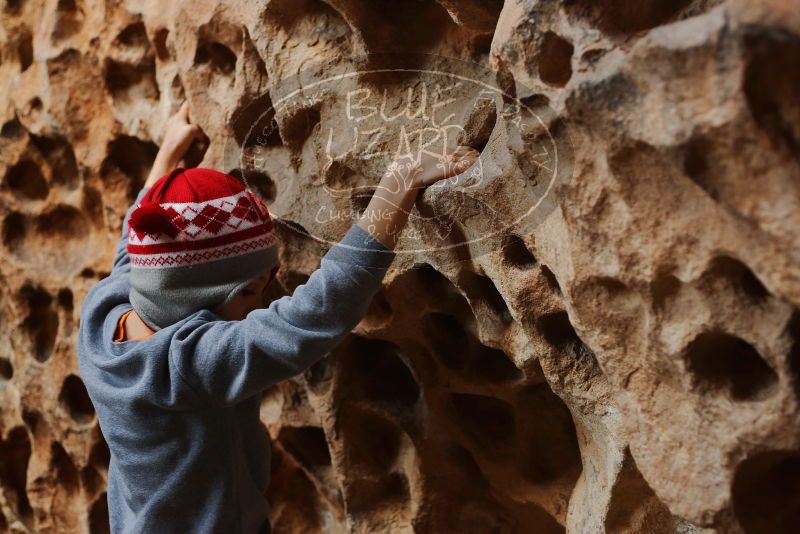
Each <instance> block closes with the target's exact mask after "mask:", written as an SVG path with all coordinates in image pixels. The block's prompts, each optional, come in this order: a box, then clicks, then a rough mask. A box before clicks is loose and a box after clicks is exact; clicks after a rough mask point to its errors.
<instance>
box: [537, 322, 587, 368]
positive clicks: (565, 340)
mask: <svg viewBox="0 0 800 534" xmlns="http://www.w3.org/2000/svg"><path fill="white" fill-rule="evenodd" d="M537 324H538V327H539V331H540V332H541V333H542V336H543V337H544V338H545V340H546V341H547V342H548V343H550V344H551V345H554V346H555V347H556V348H558V349H559V350H563V351H565V352H570V353H572V354H573V355H574V356H575V357H576V358H578V359H580V360H587V361H589V362H590V363H591V364H592V366H597V365H598V363H597V359H596V358H595V355H594V353H593V352H592V350H591V349H590V348H589V347H587V346H586V344H584V342H583V340H581V338H580V337H579V336H578V333H577V332H576V331H575V328H574V327H573V326H572V323H571V322H570V320H569V315H567V312H565V311H558V312H553V313H548V314H546V315H543V316H541V317H540V318H539V319H538V321H537Z"/></svg>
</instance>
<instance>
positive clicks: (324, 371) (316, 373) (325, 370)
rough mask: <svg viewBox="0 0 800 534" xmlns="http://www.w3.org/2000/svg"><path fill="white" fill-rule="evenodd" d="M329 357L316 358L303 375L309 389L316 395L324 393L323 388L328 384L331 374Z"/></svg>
mask: <svg viewBox="0 0 800 534" xmlns="http://www.w3.org/2000/svg"><path fill="white" fill-rule="evenodd" d="M337 352H338V351H337ZM330 358H331V357H330V356H326V357H325V358H322V359H321V360H318V361H317V362H316V363H314V365H312V366H311V367H309V368H308V370H307V371H306V372H305V373H304V375H303V376H305V379H306V382H307V383H308V385H309V387H310V388H311V390H312V391H313V392H314V393H316V394H317V395H321V394H323V393H325V390H326V389H328V387H329V386H330V380H331V377H332V376H333V368H332V367H331V362H330Z"/></svg>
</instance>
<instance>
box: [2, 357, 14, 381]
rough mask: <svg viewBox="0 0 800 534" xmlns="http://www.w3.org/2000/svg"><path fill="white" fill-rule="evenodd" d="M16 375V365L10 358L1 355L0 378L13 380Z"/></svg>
mask: <svg viewBox="0 0 800 534" xmlns="http://www.w3.org/2000/svg"><path fill="white" fill-rule="evenodd" d="M13 377H14V366H13V365H11V361H9V359H8V358H3V357H2V356H0V378H2V379H3V380H11V379H12V378H13Z"/></svg>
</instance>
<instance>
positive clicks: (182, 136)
mask: <svg viewBox="0 0 800 534" xmlns="http://www.w3.org/2000/svg"><path fill="white" fill-rule="evenodd" d="M203 137H204V135H203V130H201V129H200V127H199V126H198V125H196V124H192V122H191V120H190V119H189V102H188V101H187V102H184V103H183V105H181V108H180V109H179V110H178V112H177V113H175V115H173V116H172V117H170V118H169V119H168V120H167V128H166V132H165V133H164V142H163V143H161V150H160V151H165V152H167V153H168V154H169V155H170V156H171V157H172V159H174V160H175V163H176V164H177V163H178V162H179V161H180V160H181V159H183V156H184V154H186V150H187V149H188V148H189V145H190V144H191V143H192V141H194V140H195V139H197V140H202V139H203Z"/></svg>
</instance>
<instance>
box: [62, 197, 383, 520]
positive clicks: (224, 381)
mask: <svg viewBox="0 0 800 534" xmlns="http://www.w3.org/2000/svg"><path fill="white" fill-rule="evenodd" d="M144 192H145V190H142V191H141V192H140V193H139V196H138V197H137V199H136V202H138V201H139V199H140V198H141V196H142V195H143V194H144ZM134 205H135V203H134ZM132 209H133V208H131V209H129V210H128V213H127V214H126V216H125V219H124V222H123V228H122V237H121V239H120V240H119V242H118V244H117V253H116V257H115V259H114V263H113V268H112V272H111V274H110V276H108V277H107V278H105V279H103V280H101V281H100V282H98V283H97V284H96V285H95V286H94V287H92V289H91V290H90V291H89V293H88V294H87V295H86V299H85V300H84V301H83V304H82V306H81V315H80V333H79V336H78V350H77V352H78V364H79V366H80V372H81V376H82V378H83V380H84V382H85V384H86V388H87V390H88V392H89V396H90V397H91V399H92V403H93V404H94V406H95V409H96V410H97V416H98V418H99V422H100V428H101V430H102V432H103V436H104V437H105V439H106V441H107V442H108V446H109V448H110V450H111V462H110V464H109V470H108V509H109V516H110V522H111V532H113V533H134V532H136V533H139V532H158V533H172V532H175V533H181V534H184V533H195V532H197V533H200V532H203V533H206V532H214V533H216V532H219V533H225V534H229V533H248V534H250V533H255V532H257V531H258V530H259V528H260V527H262V525H263V524H264V521H265V520H266V519H267V517H268V514H269V504H268V503H267V501H266V499H265V498H264V492H265V490H266V488H267V484H268V482H269V463H270V447H269V438H268V436H267V434H266V432H265V430H264V426H263V425H262V423H261V422H260V420H259V405H260V400H261V392H262V391H263V390H264V389H266V388H267V387H268V386H270V385H271V384H275V383H276V382H279V381H281V380H284V379H286V378H290V377H293V376H295V375H298V374H300V373H302V372H303V371H305V370H306V369H308V368H309V367H310V366H311V365H312V364H314V363H315V362H316V361H318V360H319V359H321V358H322V357H323V356H325V355H326V354H327V353H329V352H330V351H331V350H332V349H333V348H334V347H335V346H336V345H337V344H338V343H339V342H340V341H341V340H342V338H343V337H344V336H345V335H346V334H347V333H348V332H349V331H350V330H352V329H353V328H354V327H355V325H356V324H357V323H358V322H359V321H360V320H361V318H362V317H363V315H364V314H365V313H366V310H367V308H368V306H369V303H370V300H371V298H372V296H373V295H374V294H375V293H376V292H377V290H378V289H379V288H380V285H381V281H382V280H383V277H384V275H385V274H386V271H387V269H388V268H389V265H390V264H391V263H392V261H393V259H394V255H395V254H394V252H393V251H391V250H389V249H387V248H386V247H385V246H384V245H383V244H381V243H380V242H379V241H377V240H375V239H374V238H373V237H372V236H371V235H370V234H369V233H368V232H366V231H364V230H363V229H362V228H361V227H359V226H357V225H355V224H353V225H352V226H351V227H350V228H349V229H348V231H347V233H346V234H345V236H344V237H343V238H342V240H341V241H339V242H338V243H336V244H334V245H333V246H332V247H331V248H330V249H329V250H328V252H327V253H326V254H325V256H324V257H323V258H322V261H321V265H320V268H319V269H318V270H317V271H316V272H314V273H313V274H312V275H311V277H310V278H309V279H308V281H307V282H306V283H305V284H303V285H301V286H299V287H297V289H296V290H295V291H294V294H293V295H292V296H287V297H282V298H280V299H278V300H276V301H274V302H272V303H271V304H270V306H269V307H268V308H264V309H258V310H254V311H253V312H251V313H249V314H248V315H247V317H246V318H245V319H244V320H242V321H224V320H222V319H220V317H219V316H217V315H215V314H214V313H213V312H211V311H210V310H200V311H197V312H195V313H193V314H191V315H189V316H188V317H186V318H185V319H183V320H181V321H179V322H177V323H175V324H173V325H171V326H168V327H166V328H163V329H161V330H158V331H157V332H155V333H154V334H153V335H151V336H150V337H148V338H147V339H144V340H130V341H123V342H114V341H113V338H114V334H115V329H116V325H117V322H118V320H119V318H120V316H121V315H122V314H123V313H125V312H126V311H128V310H130V309H131V304H130V301H129V299H128V293H129V291H130V281H129V272H130V264H129V261H128V254H127V252H126V242H127V241H126V238H127V235H128V217H130V214H131V211H132Z"/></svg>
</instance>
